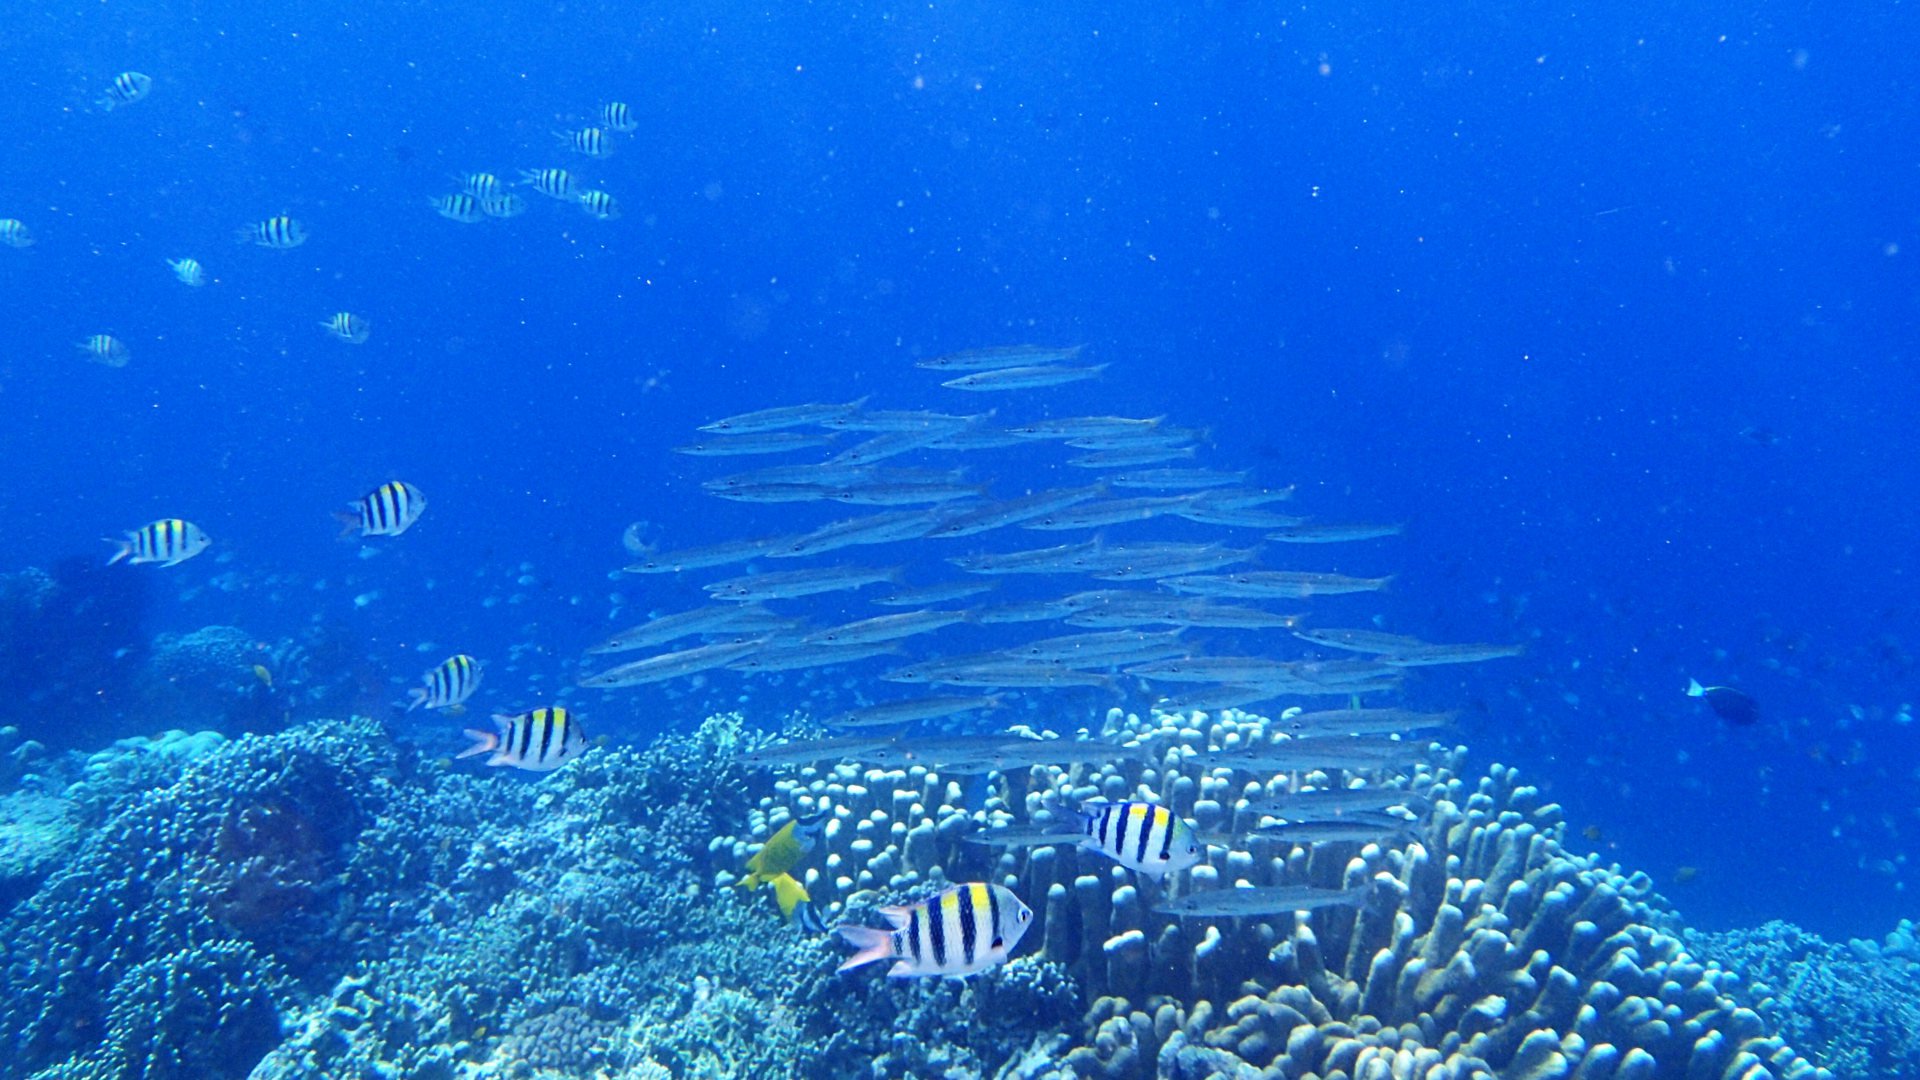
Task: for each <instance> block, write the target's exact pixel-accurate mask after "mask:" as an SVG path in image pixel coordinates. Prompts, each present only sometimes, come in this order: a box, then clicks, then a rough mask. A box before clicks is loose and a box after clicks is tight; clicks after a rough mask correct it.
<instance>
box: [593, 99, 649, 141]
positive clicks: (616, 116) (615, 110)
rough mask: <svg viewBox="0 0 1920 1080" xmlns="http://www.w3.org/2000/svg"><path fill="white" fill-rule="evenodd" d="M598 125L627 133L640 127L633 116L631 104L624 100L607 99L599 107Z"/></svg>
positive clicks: (609, 129)
mask: <svg viewBox="0 0 1920 1080" xmlns="http://www.w3.org/2000/svg"><path fill="white" fill-rule="evenodd" d="M600 126H601V127H604V128H606V129H607V130H608V131H617V132H619V133H620V134H622V135H627V134H630V133H632V132H635V131H638V130H639V129H640V121H638V120H635V119H634V118H633V106H631V105H628V104H627V103H626V102H624V101H609V102H607V103H606V104H605V105H603V106H601V107H600Z"/></svg>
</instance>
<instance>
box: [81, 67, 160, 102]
mask: <svg viewBox="0 0 1920 1080" xmlns="http://www.w3.org/2000/svg"><path fill="white" fill-rule="evenodd" d="M152 90H153V76H151V75H142V74H140V73H139V72H137V71H123V72H121V73H120V74H118V75H115V76H114V77H113V82H112V83H110V84H108V86H107V92H106V93H105V94H102V95H101V96H100V97H99V98H98V99H96V100H95V101H94V104H95V105H98V106H100V107H101V108H102V109H105V110H106V111H107V112H112V111H113V110H115V109H117V108H119V107H120V106H122V105H131V104H133V103H134V102H136V101H139V100H140V99H141V98H143V97H146V96H147V94H148V93H149V92H151V91H152Z"/></svg>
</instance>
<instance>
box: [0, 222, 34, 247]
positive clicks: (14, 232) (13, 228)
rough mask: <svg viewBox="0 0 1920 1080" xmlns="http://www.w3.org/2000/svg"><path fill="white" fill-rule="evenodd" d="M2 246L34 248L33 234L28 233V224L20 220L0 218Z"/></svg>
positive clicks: (0, 240) (0, 242) (0, 241)
mask: <svg viewBox="0 0 1920 1080" xmlns="http://www.w3.org/2000/svg"><path fill="white" fill-rule="evenodd" d="M0 244H5V245H7V246H8V247H10V248H26V247H32V246H33V234H32V233H31V232H28V231H27V223H26V222H24V221H21V220H20V219H19V218H0Z"/></svg>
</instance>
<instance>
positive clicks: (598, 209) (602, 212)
mask: <svg viewBox="0 0 1920 1080" xmlns="http://www.w3.org/2000/svg"><path fill="white" fill-rule="evenodd" d="M580 209H582V210H585V211H586V212H587V213H589V214H591V215H593V216H594V217H596V218H598V219H600V220H601V221H612V220H613V219H614V218H617V217H619V216H620V204H619V203H618V202H617V201H615V200H614V197H613V196H611V195H609V194H607V193H606V192H604V191H589V192H587V193H586V194H585V195H582V196H580Z"/></svg>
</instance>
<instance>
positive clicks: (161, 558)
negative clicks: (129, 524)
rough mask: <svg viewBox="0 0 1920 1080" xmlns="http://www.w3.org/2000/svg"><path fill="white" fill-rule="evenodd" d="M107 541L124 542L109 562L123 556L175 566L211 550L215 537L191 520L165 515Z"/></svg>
mask: <svg viewBox="0 0 1920 1080" xmlns="http://www.w3.org/2000/svg"><path fill="white" fill-rule="evenodd" d="M107 543H109V544H118V545H119V546H120V550H119V551H116V552H114V553H113V558H111V559H108V560H107V565H108V566H112V565H113V564H114V563H117V562H119V561H120V560H121V559H125V560H127V561H128V562H130V563H159V564H160V565H161V566H173V565H176V564H178V563H183V562H186V561H187V560H188V559H191V558H193V557H194V556H195V555H198V554H200V553H201V552H203V551H205V550H207V548H208V547H209V546H210V545H212V543H213V540H212V539H211V538H210V537H208V536H207V534H206V533H203V532H201V531H200V526H198V525H195V524H194V523H193V522H191V521H182V520H180V519H179V518H161V519H160V520H159V521H155V522H152V523H150V524H146V525H142V526H140V527H139V528H138V529H135V530H133V531H132V532H130V533H128V534H127V538H126V539H125V540H108V541H107Z"/></svg>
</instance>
